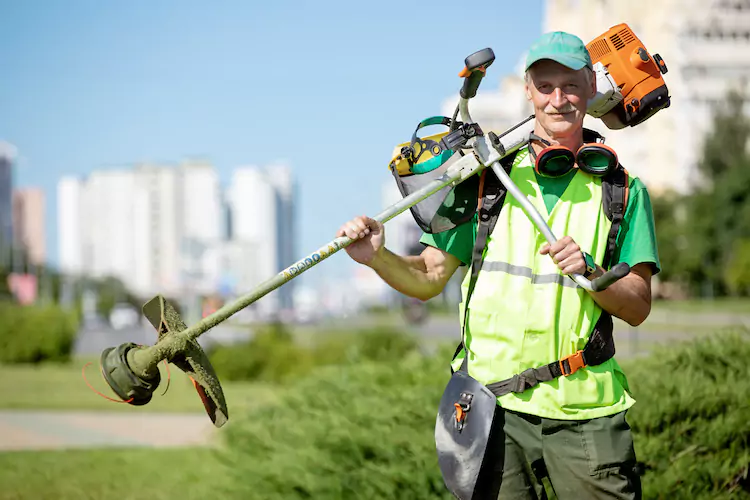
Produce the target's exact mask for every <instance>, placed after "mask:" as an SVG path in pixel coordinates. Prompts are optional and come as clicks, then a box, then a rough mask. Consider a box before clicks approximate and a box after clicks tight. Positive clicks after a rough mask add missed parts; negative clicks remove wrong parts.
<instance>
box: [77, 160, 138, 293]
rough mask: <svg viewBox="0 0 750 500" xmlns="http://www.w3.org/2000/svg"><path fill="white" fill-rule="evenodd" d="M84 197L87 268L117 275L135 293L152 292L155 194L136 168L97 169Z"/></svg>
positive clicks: (98, 275)
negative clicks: (151, 213) (151, 217)
mask: <svg viewBox="0 0 750 500" xmlns="http://www.w3.org/2000/svg"><path fill="white" fill-rule="evenodd" d="M81 201H82V203H83V205H82V213H81V219H80V223H81V228H82V236H83V238H82V243H83V248H82V262H83V267H84V270H85V271H84V272H85V274H87V275H89V276H93V277H96V278H104V277H107V276H113V277H116V278H119V279H120V280H121V281H122V282H123V283H125V285H126V286H127V287H128V288H129V289H131V290H132V291H133V292H135V293H138V294H147V293H149V292H150V290H149V286H148V272H149V269H150V268H151V265H150V262H149V259H148V250H149V248H150V236H151V234H150V231H149V219H148V215H149V202H150V200H149V198H148V190H147V189H146V188H145V187H144V185H143V184H142V183H141V182H139V179H138V177H137V176H136V173H135V171H134V170H132V169H108V170H97V171H94V172H92V173H91V175H90V176H89V178H88V179H87V181H86V184H85V190H84V193H83V196H82V200H81Z"/></svg>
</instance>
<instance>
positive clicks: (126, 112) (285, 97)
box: [0, 0, 543, 273]
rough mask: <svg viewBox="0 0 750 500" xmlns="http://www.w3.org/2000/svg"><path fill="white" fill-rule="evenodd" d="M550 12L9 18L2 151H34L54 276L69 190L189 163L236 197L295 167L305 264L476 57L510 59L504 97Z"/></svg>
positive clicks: (532, 4) (403, 5)
mask: <svg viewBox="0 0 750 500" xmlns="http://www.w3.org/2000/svg"><path fill="white" fill-rule="evenodd" d="M542 8H543V6H542V2H541V0H526V1H523V2H521V1H518V2H495V3H481V4H472V3H466V4H462V3H460V2H455V1H451V2H449V1H443V0H438V1H432V2H404V1H400V2H396V1H391V0H382V1H378V2H368V3H364V2H351V1H331V2H325V1H318V2H306V1H284V0H276V1H275V2H256V1H251V0H248V1H223V2H205V1H202V2H198V1H192V0H189V1H188V0H184V1H179V2H177V1H173V2H166V1H165V2H147V1H145V0H136V1H129V2H115V1H107V2H102V1H93V0H90V1H84V0H67V1H65V2H42V1H39V0H37V1H27V2H10V1H8V2H3V3H1V4H0V19H2V29H0V68H2V76H1V77H0V140H7V141H10V142H11V143H13V144H15V145H16V146H17V148H18V152H19V155H20V158H19V161H18V165H17V168H16V170H15V179H16V185H17V186H19V187H23V186H38V187H41V188H43V189H44V191H45V193H46V195H47V200H48V208H47V228H48V229H47V238H48V248H49V251H48V253H49V254H50V260H51V261H52V263H56V262H57V234H56V227H55V220H56V219H55V203H56V183H57V181H58V179H59V178H60V177H61V176H63V175H69V174H86V173H88V172H90V171H91V170H93V169H99V168H108V167H114V166H117V167H121V166H128V165H132V164H134V163H138V162H142V161H154V162H167V163H176V162H178V161H180V160H181V159H184V158H188V157H202V158H208V159H209V160H211V161H212V162H213V164H214V165H215V166H216V167H217V169H218V171H219V175H220V176H221V179H222V182H223V183H224V184H225V185H226V182H227V181H228V179H229V176H230V174H231V170H232V168H234V167H236V166H240V165H248V164H251V165H264V164H267V163H271V162H275V161H283V162H286V163H288V164H289V165H290V166H291V167H292V169H293V172H294V175H295V177H296V180H297V183H298V186H299V188H298V189H299V193H300V197H299V200H298V201H299V203H298V208H297V214H298V219H297V221H298V223H297V227H298V236H299V237H298V244H297V252H298V253H299V257H302V256H304V255H306V254H308V253H310V252H312V251H313V250H315V249H317V248H318V247H319V246H321V245H323V244H324V243H326V242H328V241H329V240H330V239H331V238H332V237H333V235H334V233H335V231H336V229H337V228H338V227H339V226H340V225H341V223H343V222H344V221H345V220H347V219H349V218H350V217H352V216H354V215H358V214H361V213H368V214H375V213H376V212H378V211H379V210H380V209H381V206H380V186H381V184H382V183H383V182H384V181H385V180H387V179H388V178H389V175H390V174H389V173H388V171H387V163H388V160H389V159H390V153H391V151H392V149H393V147H394V146H395V145H396V144H398V143H400V142H403V141H405V140H408V138H409V137H410V136H411V133H412V132H413V129H414V127H415V126H416V124H417V123H418V122H419V121H420V120H422V119H423V118H426V117H428V116H433V115H437V114H439V113H440V105H441V103H442V101H443V100H444V99H446V98H447V97H449V96H451V95H453V94H454V93H455V92H456V91H457V90H458V88H459V86H460V83H461V82H460V79H459V78H458V76H457V73H458V71H460V69H461V68H462V67H463V60H464V58H465V57H466V56H467V55H469V54H471V53H472V52H474V51H476V50H479V49H481V48H484V47H492V48H493V50H494V52H495V54H496V56H497V59H496V61H495V63H494V65H493V66H492V67H491V68H490V70H489V71H488V78H487V79H486V81H485V82H484V84H483V85H484V88H485V89H486V90H493V91H494V90H496V89H497V84H498V82H499V79H500V78H501V77H502V76H503V75H504V74H506V73H508V72H510V71H512V69H513V66H514V65H515V64H516V63H517V61H518V60H519V57H520V56H521V54H522V53H523V52H524V50H525V49H526V47H528V45H529V44H530V43H531V42H532V41H533V40H534V39H535V38H536V37H537V36H539V34H540V33H541V22H542V14H543V12H542ZM480 92H481V90H480ZM408 216H409V215H408V214H402V215H401V216H400V217H408ZM386 234H387V226H386ZM342 253H343V252H342ZM334 259H335V260H337V261H339V262H342V261H343V260H345V259H347V258H346V257H345V256H343V255H337V256H334V257H333V258H332V260H334ZM347 260H348V259H347ZM288 264H291V263H288ZM320 267H327V268H329V271H330V268H331V267H333V265H332V264H331V261H328V262H327V263H324V264H321V265H320V266H318V268H320ZM339 267H340V266H339ZM316 272H318V271H317V269H314V270H312V271H310V273H316ZM320 272H325V271H320Z"/></svg>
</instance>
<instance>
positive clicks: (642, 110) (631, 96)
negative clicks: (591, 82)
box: [586, 23, 669, 129]
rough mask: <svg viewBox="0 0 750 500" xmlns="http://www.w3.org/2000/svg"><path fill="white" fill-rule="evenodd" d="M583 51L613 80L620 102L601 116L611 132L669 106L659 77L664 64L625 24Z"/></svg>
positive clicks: (662, 82)
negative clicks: (620, 95) (619, 94)
mask: <svg viewBox="0 0 750 500" xmlns="http://www.w3.org/2000/svg"><path fill="white" fill-rule="evenodd" d="M586 48H587V49H588V51H589V54H590V55H591V62H592V63H594V64H596V63H597V62H600V63H602V65H604V66H605V67H606V68H607V71H608V72H609V74H610V75H611V76H612V78H613V79H614V81H615V83H616V84H617V86H618V88H619V89H620V93H621V94H622V96H623V100H622V101H621V102H620V103H619V104H617V105H616V106H615V107H614V108H613V109H612V110H610V111H609V112H608V113H606V114H605V115H604V116H602V117H601V120H602V121H603V122H604V123H605V125H607V127H608V128H610V129H620V128H625V127H628V126H630V127H632V126H634V125H638V124H639V123H642V122H643V121H644V120H646V119H648V118H649V117H651V116H653V115H654V113H656V112H657V111H659V110H660V109H663V108H666V107H669V91H668V90H667V84H666V83H665V82H664V78H663V77H662V74H664V73H666V72H667V65H666V63H665V62H664V60H663V59H662V58H661V57H660V56H659V54H654V55H653V57H652V56H651V55H650V54H649V53H648V51H647V50H646V48H645V46H644V45H643V43H642V42H641V41H640V40H639V39H638V37H637V36H635V34H634V33H633V31H632V30H631V29H630V27H628V25H627V24H624V23H623V24H618V25H616V26H612V27H611V28H610V29H609V30H608V31H607V32H606V33H604V34H603V35H601V36H599V37H597V38H596V39H594V40H593V41H591V42H590V43H589V44H588V45H586Z"/></svg>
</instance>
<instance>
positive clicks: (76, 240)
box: [57, 176, 85, 276]
mask: <svg viewBox="0 0 750 500" xmlns="http://www.w3.org/2000/svg"><path fill="white" fill-rule="evenodd" d="M84 185H85V181H84V180H83V179H79V178H77V177H70V176H67V177H63V178H61V179H60V180H59V181H58V183H57V247H58V256H57V258H58V263H59V267H60V271H62V273H63V274H67V275H73V276H79V275H81V274H83V273H84V271H85V269H84V265H83V227H82V222H83V192H84V191H83V190H84Z"/></svg>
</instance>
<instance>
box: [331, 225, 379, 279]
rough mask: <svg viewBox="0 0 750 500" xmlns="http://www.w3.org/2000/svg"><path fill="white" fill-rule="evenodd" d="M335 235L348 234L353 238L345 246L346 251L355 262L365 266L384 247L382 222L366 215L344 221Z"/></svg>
mask: <svg viewBox="0 0 750 500" xmlns="http://www.w3.org/2000/svg"><path fill="white" fill-rule="evenodd" d="M336 236H348V237H349V238H351V239H353V240H355V241H354V242H353V243H351V244H350V245H349V246H348V247H346V249H345V250H346V253H348V254H349V256H350V257H351V258H352V259H354V260H355V261H356V262H359V263H360V264H364V265H366V266H369V265H371V264H372V263H373V261H374V260H375V259H376V258H377V257H378V256H379V255H380V254H381V253H382V252H383V249H384V248H385V228H384V227H383V224H381V223H380V222H378V221H376V220H375V219H372V218H370V217H367V216H366V215H362V216H360V217H355V218H353V219H352V220H350V221H349V222H346V223H344V225H342V226H341V228H339V230H338V232H337V233H336Z"/></svg>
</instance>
